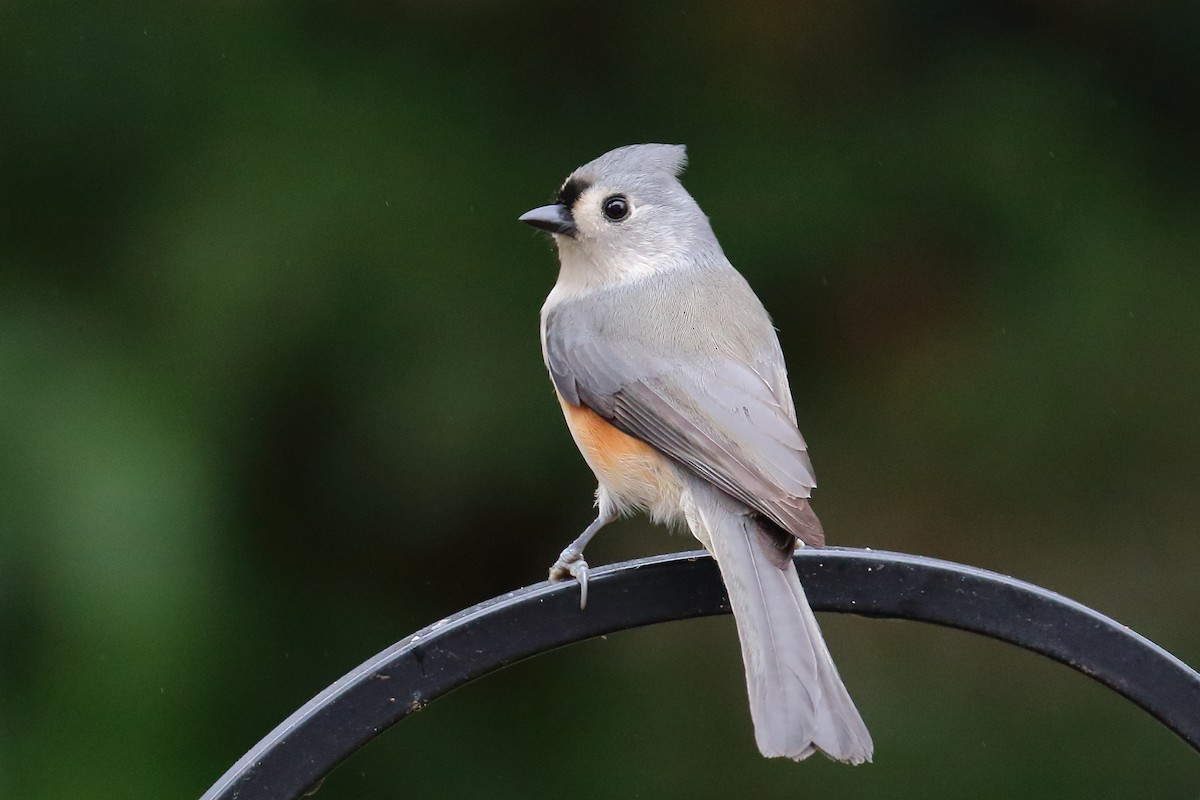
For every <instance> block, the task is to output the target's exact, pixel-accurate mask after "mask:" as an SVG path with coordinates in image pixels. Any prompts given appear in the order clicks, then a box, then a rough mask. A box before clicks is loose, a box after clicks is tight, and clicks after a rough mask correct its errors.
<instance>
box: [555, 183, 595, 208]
mask: <svg viewBox="0 0 1200 800" xmlns="http://www.w3.org/2000/svg"><path fill="white" fill-rule="evenodd" d="M591 187H592V182H591V181H585V180H584V179H583V178H571V179H570V180H569V181H567V182H566V183H564V184H563V187H562V188H561V189H559V190H558V202H560V203H562V204H563V205H564V206H566V207H567V208H574V207H575V201H576V200H578V199H579V195H581V194H583V193H584V192H586V191H587V190H588V189H590V188H591Z"/></svg>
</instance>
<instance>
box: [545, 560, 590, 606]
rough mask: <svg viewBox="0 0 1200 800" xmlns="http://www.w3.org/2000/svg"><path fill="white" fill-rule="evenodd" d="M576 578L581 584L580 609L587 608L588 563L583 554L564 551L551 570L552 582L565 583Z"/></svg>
mask: <svg viewBox="0 0 1200 800" xmlns="http://www.w3.org/2000/svg"><path fill="white" fill-rule="evenodd" d="M571 578H574V579H575V580H577V581H578V582H579V608H580V610H582V609H585V608H587V598H588V563H587V562H586V561H584V560H583V554H582V553H577V552H572V551H571V550H570V549H567V550H564V551H563V553H562V555H560V556H559V557H558V561H555V562H554V566H552V567H551V568H550V580H552V581H565V580H570V579H571Z"/></svg>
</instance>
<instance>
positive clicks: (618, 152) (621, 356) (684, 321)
mask: <svg viewBox="0 0 1200 800" xmlns="http://www.w3.org/2000/svg"><path fill="white" fill-rule="evenodd" d="M686 164H687V150H686V148H685V147H684V146H683V145H671V144H636V145H628V146H625V147H619V148H617V149H615V150H611V151H609V152H607V153H605V154H604V155H602V156H600V157H599V158H596V159H594V160H592V161H590V162H588V163H586V164H584V165H583V166H581V167H579V168H578V169H576V170H575V171H574V172H572V173H571V174H570V175H569V176H568V177H567V179H566V181H565V182H564V183H563V184H562V186H561V188H560V189H559V190H558V193H557V195H556V197H555V200H554V202H553V203H551V204H549V205H545V206H541V207H539V208H535V209H533V210H531V211H528V212H526V213H525V214H523V215H521V216H520V217H518V220H519V221H521V222H524V223H527V224H529V225H531V226H533V227H535V228H538V229H540V230H542V231H546V232H548V233H550V234H551V236H552V237H553V240H554V242H555V244H556V246H557V250H558V260H559V272H558V278H557V281H556V282H555V284H554V286H553V288H552V289H551V291H550V293H549V295H548V296H547V298H546V301H545V304H544V305H543V306H542V310H541V340H542V354H543V357H544V361H545V364H546V368H547V370H548V371H549V374H550V379H551V382H552V384H553V386H554V390H555V393H556V395H557V398H558V402H559V405H560V406H561V407H562V411H563V415H564V417H565V419H566V422H567V427H568V428H569V429H570V432H571V435H572V437H573V438H574V441H575V443H576V445H577V446H578V447H579V450H580V452H581V453H582V455H583V458H584V460H585V461H586V462H587V464H588V466H589V467H590V468H591V470H592V472H593V473H594V474H595V477H596V481H597V484H598V487H597V490H596V508H597V516H596V519H595V521H593V522H592V523H591V524H590V525H588V526H587V528H586V529H585V530H584V531H583V533H582V534H581V535H580V536H579V537H578V538H577V539H576V540H575V541H573V542H572V543H571V544H570V545H568V546H567V548H566V549H564V550H563V551H562V553H561V555H560V556H559V558H558V559H557V560H556V561H555V563H554V565H553V566H552V567H551V568H550V579H551V580H553V581H563V580H572V579H573V580H576V581H578V583H579V585H580V604H581V606H586V604H587V584H588V564H587V561H586V559H585V558H584V548H585V547H586V545H587V544H588V542H589V541H590V540H591V539H592V537H593V536H595V535H596V533H597V532H598V531H599V530H600V529H601V528H603V527H604V526H605V525H607V524H608V523H610V522H612V521H613V520H615V519H617V518H618V517H619V516H621V515H622V514H625V513H634V512H638V511H641V512H645V513H647V514H648V515H649V516H650V518H651V519H652V520H653V521H655V522H661V523H666V524H684V525H686V526H687V528H688V529H690V531H691V532H692V534H693V535H694V536H695V537H696V539H698V540H699V541H700V543H701V544H702V545H703V546H704V548H705V549H706V550H708V552H709V553H711V554H712V556H713V557H714V559H715V561H716V563H717V565H718V567H719V569H720V573H721V577H722V580H723V581H724V584H725V587H726V591H727V593H728V596H729V601H730V606H731V608H732V610H733V614H734V619H735V622H736V627H737V630H738V637H739V640H740V644H741V652H742V660H743V663H744V666H745V671H746V686H747V694H748V696H749V701H750V703H749V704H750V715H751V719H752V721H753V725H754V733H755V741H756V743H757V745H758V749H759V751H760V752H761V753H762V754H763V755H764V756H767V757H786V758H791V759H793V760H796V761H800V760H803V759H805V758H807V757H809V756H810V755H812V754H813V753H815V752H817V751H820V752H821V753H824V754H825V755H826V756H828V757H829V758H831V759H833V760H836V761H843V762H848V763H853V764H858V763H862V762H865V761H870V760H871V756H872V752H873V744H872V741H871V735H870V733H869V732H868V730H867V727H866V724H865V723H864V722H863V719H862V717H861V716H860V714H859V712H858V709H857V708H856V707H855V705H854V701H853V700H852V699H851V697H850V695H849V693H848V691H847V689H846V687H845V685H844V683H843V682H842V679H841V677H840V676H839V675H838V671H837V667H836V666H835V665H834V662H833V658H832V656H831V655H830V653H829V649H828V647H827V646H826V644H825V640H824V637H823V636H822V634H821V630H820V628H819V627H818V624H817V620H816V617H815V616H814V615H813V612H812V609H811V608H810V606H809V603H808V600H807V598H806V596H805V593H804V588H803V587H802V586H801V584H800V579H799V576H798V575H797V573H796V567H795V564H794V563H793V560H792V556H793V553H794V551H795V549H796V548H797V547H801V546H806V545H809V546H817V547H819V546H822V545H823V544H824V538H825V537H824V532H823V530H822V527H821V523H820V521H819V520H818V519H817V516H816V514H815V513H814V512H813V510H812V508H811V506H810V504H809V498H810V496H811V493H812V490H813V488H814V487H815V486H816V480H815V478H814V475H813V468H812V463H811V461H810V459H809V456H808V449H807V445H806V444H805V441H804V437H803V436H802V435H801V433H800V431H799V428H798V427H797V423H796V410H795V405H794V402H793V399H792V395H791V390H790V388H789V385H788V377H787V368H786V365H785V363H784V358H783V352H782V350H781V348H780V345H779V339H778V337H777V335H776V332H775V328H774V327H773V325H772V322H771V318H770V317H769V316H768V314H767V311H766V309H765V308H764V307H763V304H762V302H761V301H760V300H759V298H758V296H757V295H756V294H755V293H754V291H753V289H751V288H750V285H749V284H748V283H747V281H746V280H745V278H744V277H743V276H742V275H741V273H739V272H738V271H737V270H736V269H735V268H734V267H733V265H732V264H731V263H730V262H729V260H728V259H727V258H726V256H725V253H724V251H723V250H722V249H721V245H720V244H719V243H718V241H717V237H716V235H715V234H714V233H713V230H712V226H711V224H710V222H709V219H708V217H707V216H706V215H705V214H704V212H703V211H702V210H701V209H700V206H699V205H698V204H697V203H696V201H695V200H694V199H693V198H692V196H691V194H689V193H688V191H687V190H686V189H685V188H684V187H683V184H682V183H681V181H680V175H681V174H682V172H683V169H684V167H685V166H686Z"/></svg>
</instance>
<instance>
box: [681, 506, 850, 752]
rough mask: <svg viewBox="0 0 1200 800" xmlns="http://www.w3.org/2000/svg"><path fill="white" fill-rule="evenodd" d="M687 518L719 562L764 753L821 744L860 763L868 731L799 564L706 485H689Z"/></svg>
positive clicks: (744, 512)
mask: <svg viewBox="0 0 1200 800" xmlns="http://www.w3.org/2000/svg"><path fill="white" fill-rule="evenodd" d="M691 506H692V508H690V509H689V513H688V515H687V516H688V523H689V525H690V526H691V528H692V531H693V533H694V534H695V535H696V538H698V539H699V540H700V541H701V542H702V543H703V544H704V545H705V547H707V548H708V550H709V552H711V553H712V554H713V556H714V557H715V558H716V560H717V563H718V565H719V566H720V568H721V576H722V578H723V579H724V581H725V587H726V590H727V591H728V593H729V601H730V604H731V605H732V607H733V615H734V619H735V620H736V622H737V628H738V637H739V639H740V640H741V645H742V660H743V662H744V663H745V666H746V688H747V691H748V694H749V696H750V716H751V718H752V719H753V720H754V735H755V739H756V741H757V743H758V749H759V750H760V751H762V754H763V755H764V756H768V757H774V756H787V757H788V758H792V759H794V760H796V761H800V760H802V759H804V758H807V757H808V756H810V755H812V753H813V752H814V751H816V750H820V751H821V752H823V753H825V754H826V755H827V756H829V757H830V758H833V759H836V760H838V761H848V762H850V763H853V764H859V763H862V762H864V761H869V760H870V759H871V752H872V743H871V734H870V733H869V732H868V731H867V727H866V725H865V724H864V723H863V721H862V717H861V716H859V713H858V709H856V708H855V706H854V701H853V700H851V699H850V695H849V693H848V692H847V691H846V687H845V685H844V684H843V683H842V679H841V677H840V676H839V675H838V672H837V667H835V666H834V663H833V658H832V657H831V656H830V654H829V649H828V648H827V647H826V646H825V639H824V637H823V636H822V635H821V629H820V627H818V625H817V619H816V617H815V616H814V615H813V612H812V609H811V608H810V607H809V605H808V599H807V597H805V595H804V588H803V587H802V586H801V585H800V578H799V576H798V575H797V574H796V567H795V565H794V564H793V563H792V562H791V561H788V562H787V564H786V565H784V566H783V567H782V568H780V567H779V566H776V565H775V564H773V563H772V561H771V558H770V555H769V554H768V553H767V552H766V550H765V548H764V547H763V546H762V534H761V533H760V531H759V530H758V529H759V527H760V526H761V525H762V524H763V523H761V522H759V521H758V520H756V519H755V518H754V517H753V516H751V515H750V514H749V513H748V512H747V509H745V508H744V507H742V506H741V504H740V503H737V502H736V501H734V500H733V499H732V498H729V497H726V496H725V495H724V494H722V493H720V492H718V491H717V490H714V489H711V488H710V487H707V486H696V487H694V488H693V490H692V503H691Z"/></svg>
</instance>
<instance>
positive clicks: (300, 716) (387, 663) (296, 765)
mask: <svg viewBox="0 0 1200 800" xmlns="http://www.w3.org/2000/svg"><path fill="white" fill-rule="evenodd" d="M796 568H797V569H798V570H799V572H800V579H801V580H802V581H803V582H804V586H805V590H806V592H807V594H808V597H809V601H810V602H811V603H812V606H813V608H814V609H815V610H817V611H840V612H845V613H851V614H861V615H864V616H870V617H886V618H892V619H910V620H917V621H920V622H930V623H933V624H935V625H944V626H947V627H951V628H959V629H961V630H966V631H971V632H973V633H979V634H983V635H984V636H990V637H992V638H993V639H999V640H1000V641H1003V642H1008V643H1010V644H1015V645H1017V646H1018V647H1023V648H1025V649H1027V650H1032V651H1033V652H1035V653H1041V654H1042V655H1044V656H1047V657H1048V658H1052V659H1054V660H1055V661H1058V662H1060V663H1063V664H1066V665H1067V666H1069V667H1073V668H1074V669H1077V670H1079V671H1080V672H1082V673H1084V674H1085V675H1088V676H1090V677H1092V678H1095V679H1096V680H1098V681H1099V682H1100V683H1102V684H1104V685H1105V686H1107V687H1109V688H1110V689H1112V690H1113V691H1115V692H1118V693H1119V694H1121V695H1123V696H1125V697H1127V698H1128V699H1130V700H1132V701H1133V702H1134V703H1136V704H1138V705H1139V706H1141V707H1142V708H1144V709H1145V710H1146V711H1148V712H1149V713H1150V714H1151V715H1153V716H1154V717H1155V718H1156V719H1157V720H1158V721H1159V722H1161V723H1162V724H1163V725H1165V726H1167V727H1168V728H1170V729H1171V730H1172V731H1174V732H1175V733H1177V734H1178V735H1179V736H1180V737H1182V738H1183V740H1184V741H1186V742H1187V743H1188V744H1189V745H1191V746H1192V748H1194V749H1196V750H1197V751H1200V674H1198V673H1197V672H1196V671H1195V670H1193V669H1191V668H1190V667H1189V666H1187V665H1186V664H1184V663H1183V662H1182V661H1180V660H1179V659H1177V658H1175V657H1174V656H1173V655H1171V654H1170V653H1168V652H1167V651H1165V650H1163V649H1162V648H1161V647H1159V646H1158V645H1156V644H1154V643H1153V642H1151V641H1149V640H1148V639H1145V638H1144V637H1142V636H1139V635H1138V634H1136V633H1134V632H1133V631H1131V630H1129V629H1128V628H1127V627H1125V626H1124V625H1120V624H1118V623H1116V622H1114V621H1113V620H1111V619H1109V618H1108V617H1106V616H1104V615H1103V614H1100V613H1099V612H1096V611H1093V610H1092V609H1090V608H1088V607H1086V606H1084V605H1081V604H1079V603H1076V602H1075V601H1073V600H1070V599H1068V598H1065V597H1062V596H1061V595H1058V594H1055V593H1054V592H1051V591H1048V590H1046V589H1042V588H1040V587H1037V586H1034V585H1032V584H1029V583H1025V582H1024V581H1019V580H1015V579H1013V578H1009V577H1006V576H1004V575H998V574H996V573H994V572H988V571H986V570H981V569H976V568H974V567H968V566H963V565H961V564H954V563H951V562H948V561H940V560H938V559H933V558H925V557H922V556H912V555H906V554H903V553H889V552H883V551H873V550H857V549H849V548H845V549H844V548H835V547H826V548H821V549H811V548H805V549H802V550H800V551H799V552H797V553H796ZM578 593H579V589H578V587H577V586H576V584H575V583H573V582H572V583H556V584H550V583H539V584H535V585H533V586H528V587H526V588H524V589H519V590H517V591H514V592H509V593H508V594H505V595H503V596H501V597H497V598H495V599H493V600H488V601H487V602H484V603H480V604H479V605H477V606H474V607H472V608H468V609H466V610H464V611H460V612H459V613H457V614H455V615H453V616H450V617H446V618H445V619H443V620H441V621H440V622H436V623H434V624H433V625H430V626H429V627H427V628H424V629H422V630H420V631H418V632H417V633H414V634H413V635H412V636H409V637H407V638H406V639H402V640H401V641H399V642H397V643H396V644H394V645H392V646H391V647H389V648H388V649H386V650H384V651H383V652H381V653H379V654H378V655H376V656H375V657H374V658H371V659H370V660H368V661H366V662H364V663H363V664H361V665H360V666H359V667H357V668H356V669H354V670H352V671H350V672H349V673H347V674H346V675H345V676H343V677H342V678H340V679H338V681H337V682H335V683H334V684H333V685H332V686H330V687H329V688H327V689H326V690H325V691H323V692H321V693H320V694H319V695H317V696H316V697H314V698H313V699H312V700H310V701H308V702H307V703H305V704H304V706H302V707H301V708H300V709H299V710H297V711H296V712H295V713H294V714H292V715H291V716H290V717H288V718H287V719H286V720H285V721H284V722H283V723H281V724H280V725H279V726H278V727H277V728H275V730H273V731H271V732H270V733H269V734H267V736H266V737H264V738H263V739H262V741H260V742H259V743H258V744H257V745H255V746H254V747H253V748H252V749H251V750H250V751H249V752H248V753H246V755H244V756H242V758H241V759H239V760H238V762H237V763H236V764H234V765H233V766H232V767H231V768H230V769H229V771H228V772H226V773H225V775H223V776H222V777H221V779H220V780H219V781H217V782H216V783H215V784H214V785H213V786H212V788H210V789H209V790H208V791H207V792H206V793H205V794H204V796H203V798H202V800H231V799H232V798H235V797H236V798H239V800H267V799H268V798H270V799H271V800H280V799H282V798H296V797H300V796H302V795H303V794H304V793H305V792H306V791H308V790H310V789H312V788H313V787H315V786H317V785H319V783H320V781H321V780H322V779H323V778H324V777H325V775H326V774H328V773H329V772H330V771H331V770H332V769H333V768H334V767H335V766H337V765H338V764H339V763H340V762H341V761H342V760H344V759H345V758H347V757H348V756H349V755H351V754H352V753H353V752H354V751H355V750H357V749H358V748H360V747H362V746H363V745H365V744H366V743H367V742H369V741H371V740H372V739H374V738H375V737H376V736H378V735H379V734H380V733H382V732H383V731H384V730H386V729H387V728H389V727H391V726H392V725H395V724H396V723H397V722H399V721H400V720H402V719H404V718H405V717H406V716H408V715H409V714H411V713H413V712H414V711H418V710H420V709H421V708H424V707H425V706H426V705H427V704H428V703H429V702H431V701H432V700H435V699H436V698H438V697H440V696H442V695H443V694H445V693H446V692H449V691H450V690H451V689H455V688H457V687H459V686H461V685H463V684H464V683H467V682H468V681H472V680H474V679H476V678H479V677H482V676H484V675H487V674H488V673H490V672H494V671H495V670H498V669H500V668H501V667H505V666H508V665H509V664H513V663H516V662H517V661H520V660H522V659H525V658H528V657H530V656H533V655H536V654H538V653H542V652H545V651H547V650H550V649H553V648H555V647H561V646H563V645H567V644H572V643H574V642H579V641H583V640H584V639H590V638H593V637H596V636H601V635H604V634H608V633H613V632H615V631H620V630H625V629H628V628H636V627H640V626H643V625H651V624H654V623H657V622H670V621H672V620H679V619H689V618H692V617H703V616H712V615H714V614H727V613H729V601H728V598H727V597H726V596H725V590H724V586H723V585H722V583H721V577H720V573H719V572H718V571H717V567H716V564H715V562H713V561H712V559H711V558H710V557H709V556H708V555H707V554H706V553H704V552H701V551H697V552H691V553H676V554H672V555H666V556H657V557H654V558H645V559H641V560H638V561H628V562H624V563H621V564H614V565H611V566H608V567H601V568H598V569H596V570H594V571H593V572H592V573H591V598H592V599H591V602H590V603H589V604H588V608H587V610H586V611H581V610H580V608H579V594H578Z"/></svg>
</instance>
